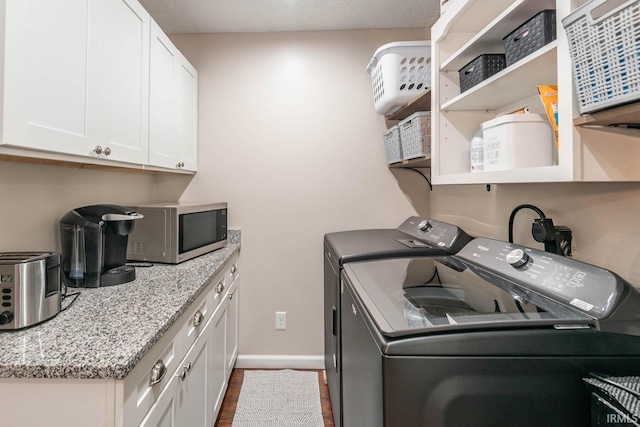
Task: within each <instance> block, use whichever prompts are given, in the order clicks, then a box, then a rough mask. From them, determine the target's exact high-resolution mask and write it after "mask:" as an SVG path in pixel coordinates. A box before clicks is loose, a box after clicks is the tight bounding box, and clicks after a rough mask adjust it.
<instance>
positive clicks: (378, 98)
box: [367, 41, 431, 115]
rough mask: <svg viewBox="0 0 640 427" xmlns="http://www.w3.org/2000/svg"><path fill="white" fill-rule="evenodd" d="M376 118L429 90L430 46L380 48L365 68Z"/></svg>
mask: <svg viewBox="0 0 640 427" xmlns="http://www.w3.org/2000/svg"><path fill="white" fill-rule="evenodd" d="M367 72H368V73H369V74H370V75H371V86H372V88H373V101H374V107H375V110H376V112H377V113H378V114H383V115H388V114H393V113H394V112H396V111H397V110H399V109H400V108H401V107H402V106H403V105H405V104H406V103H407V102H409V101H411V100H413V99H414V98H416V97H417V96H418V95H420V94H421V93H422V92H424V91H425V90H427V89H428V88H429V87H431V42H429V41H410V42H395V43H389V44H385V45H384V46H381V47H380V48H379V49H378V50H376V52H375V53H374V54H373V58H372V59H371V61H370V62H369V65H368V66H367Z"/></svg>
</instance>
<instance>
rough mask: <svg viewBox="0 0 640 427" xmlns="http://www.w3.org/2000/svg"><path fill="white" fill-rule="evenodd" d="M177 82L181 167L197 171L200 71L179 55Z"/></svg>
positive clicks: (177, 128) (177, 132)
mask: <svg viewBox="0 0 640 427" xmlns="http://www.w3.org/2000/svg"><path fill="white" fill-rule="evenodd" d="M179 59H180V61H179V62H178V69H177V73H176V83H175V88H176V90H175V92H174V95H175V103H176V108H177V112H176V113H177V114H176V116H175V119H176V120H175V125H174V126H175V129H176V134H177V141H178V146H179V151H178V155H179V157H178V158H179V159H180V168H182V169H186V170H192V171H195V170H196V169H197V166H198V133H197V123H198V73H197V71H196V69H195V68H193V66H191V64H189V62H188V61H187V60H186V59H185V58H184V57H183V56H182V54H180V55H179Z"/></svg>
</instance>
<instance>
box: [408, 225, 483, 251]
mask: <svg viewBox="0 0 640 427" xmlns="http://www.w3.org/2000/svg"><path fill="white" fill-rule="evenodd" d="M398 231H401V232H403V233H405V234H408V235H410V236H412V237H415V239H401V240H398V241H399V242H400V243H403V244H405V245H407V246H410V247H421V246H433V247H437V248H440V249H443V250H444V251H445V252H446V253H449V254H455V253H456V252H458V251H459V250H460V249H462V248H463V247H464V246H465V245H466V244H467V243H469V242H470V241H471V240H472V237H471V236H469V235H468V234H467V233H465V232H464V231H463V230H462V229H461V228H460V227H457V226H455V225H453V224H448V223H446V222H442V221H437V220H435V219H428V218H422V217H419V216H412V217H409V218H407V219H406V220H405V221H404V222H403V223H402V224H401V225H400V227H398Z"/></svg>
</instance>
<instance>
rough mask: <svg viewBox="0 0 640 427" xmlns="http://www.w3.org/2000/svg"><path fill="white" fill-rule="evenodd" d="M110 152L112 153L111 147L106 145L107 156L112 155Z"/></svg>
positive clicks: (105, 153) (105, 152)
mask: <svg viewBox="0 0 640 427" xmlns="http://www.w3.org/2000/svg"><path fill="white" fill-rule="evenodd" d="M110 154H111V148H109V147H106V148H105V149H104V155H105V156H108V155H110Z"/></svg>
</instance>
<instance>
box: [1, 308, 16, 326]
mask: <svg viewBox="0 0 640 427" xmlns="http://www.w3.org/2000/svg"><path fill="white" fill-rule="evenodd" d="M12 320H13V313H12V312H10V311H3V312H2V313H0V325H6V324H7V323H11V321H12Z"/></svg>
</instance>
